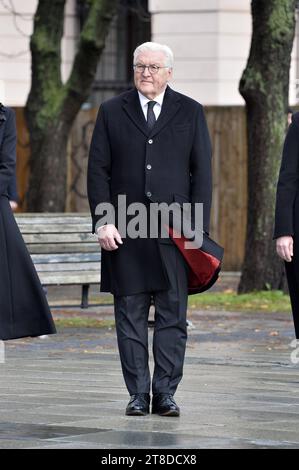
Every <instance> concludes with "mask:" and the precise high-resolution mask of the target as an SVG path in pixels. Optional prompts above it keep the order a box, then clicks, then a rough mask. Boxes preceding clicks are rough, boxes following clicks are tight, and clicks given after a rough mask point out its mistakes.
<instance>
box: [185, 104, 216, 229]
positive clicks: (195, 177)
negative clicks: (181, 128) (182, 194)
mask: <svg viewBox="0 0 299 470" xmlns="http://www.w3.org/2000/svg"><path fill="white" fill-rule="evenodd" d="M190 176H191V203H192V204H194V203H196V202H201V203H203V230H204V231H205V232H206V233H207V234H209V230H210V213H211V203H212V150H211V141H210V136H209V131H208V126H207V122H206V118H205V115H204V112H203V107H202V106H201V105H199V108H198V111H197V115H196V122H195V132H194V140H193V145H192V150H191V156H190ZM192 210H193V211H194V207H192Z"/></svg>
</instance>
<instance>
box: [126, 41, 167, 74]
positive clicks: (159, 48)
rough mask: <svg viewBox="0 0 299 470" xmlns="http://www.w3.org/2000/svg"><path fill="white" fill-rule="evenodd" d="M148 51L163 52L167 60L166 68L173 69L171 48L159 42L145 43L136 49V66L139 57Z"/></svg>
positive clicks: (134, 55) (134, 56)
mask: <svg viewBox="0 0 299 470" xmlns="http://www.w3.org/2000/svg"><path fill="white" fill-rule="evenodd" d="M146 51H153V52H163V53H164V55H165V58H166V61H165V66H166V67H169V68H171V69H172V68H173V52H172V50H171V49H170V47H168V46H166V45H165V44H159V43H157V42H144V43H143V44H140V46H138V47H136V49H135V51H134V54H133V58H134V62H133V63H134V64H136V60H137V57H138V55H139V54H140V53H142V52H146Z"/></svg>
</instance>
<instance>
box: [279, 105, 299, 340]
mask: <svg viewBox="0 0 299 470" xmlns="http://www.w3.org/2000/svg"><path fill="white" fill-rule="evenodd" d="M274 239H276V251H277V253H278V255H279V256H280V257H281V258H282V259H283V260H284V261H285V269H286V274H287V281H288V286H289V293H290V299H291V306H292V313H293V319H294V325H295V334H296V338H297V339H299V113H294V114H293V115H292V120H291V124H290V126H289V128H288V132H287V135H286V138H285V142H284V147H283V153H282V161H281V167H280V173H279V179H278V183H277V193H276V208H275V226H274Z"/></svg>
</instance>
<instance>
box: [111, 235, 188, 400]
mask: <svg viewBox="0 0 299 470" xmlns="http://www.w3.org/2000/svg"><path fill="white" fill-rule="evenodd" d="M160 250H161V256H162V258H163V261H164V264H165V268H166V272H167V275H168V278H169V282H170V288H169V289H168V290H164V291H155V292H146V293H140V294H135V295H127V296H114V307H115V322H116V332H117V341H118V348H119V354H120V360H121V365H122V371H123V375H124V379H125V383H126V386H127V389H128V391H129V393H130V395H132V394H134V393H149V392H150V389H151V377H150V370H149V364H148V360H149V353H148V315H149V309H150V305H151V299H152V298H153V301H154V306H155V326H154V333H153V356H154V363H155V366H154V373H153V379H152V391H153V393H162V392H163V393H172V394H174V393H175V391H176V388H177V386H178V384H179V382H180V380H181V378H182V376H183V363H184V357H185V349H186V341H187V326H186V312H187V300H188V284H187V279H188V267H187V265H186V263H185V261H184V258H183V257H182V255H181V253H180V252H179V250H178V249H177V248H176V246H174V245H172V244H162V243H161V244H160Z"/></svg>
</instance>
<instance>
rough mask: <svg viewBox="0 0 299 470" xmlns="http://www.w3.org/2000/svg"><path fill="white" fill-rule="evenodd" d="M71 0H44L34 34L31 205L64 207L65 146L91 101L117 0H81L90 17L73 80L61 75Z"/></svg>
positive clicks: (42, 208)
mask: <svg viewBox="0 0 299 470" xmlns="http://www.w3.org/2000/svg"><path fill="white" fill-rule="evenodd" d="M65 3H66V0H39V3H38V7H37V11H36V13H35V17H34V31H33V35H32V36H31V42H30V49H31V55H32V82H31V90H30V93H29V96H28V100H27V104H26V108H25V115H26V121H27V125H28V129H29V134H30V145H31V158H30V179H29V187H28V192H27V198H26V202H27V210H28V211H33V212H39V211H40V212H42V211H46V212H63V211H64V209H65V201H66V173H67V157H66V146H67V139H68V135H69V133H70V130H71V127H72V124H73V122H74V120H75V118H76V115H77V113H78V111H79V110H80V107H81V105H82V104H83V103H84V101H86V99H87V98H88V96H89V94H90V92H91V86H92V83H93V80H94V76H95V73H96V69H97V65H98V62H99V59H100V56H101V53H102V51H103V49H104V46H105V38H106V35H107V33H108V31H109V26H110V23H111V20H112V18H113V16H114V14H115V12H116V8H117V5H118V0H82V2H81V3H84V4H85V7H86V19H85V22H84V26H83V29H82V31H81V34H80V38H79V43H78V49H77V53H76V56H75V60H74V64H73V68H72V71H71V74H70V78H69V79H68V81H67V82H66V83H65V84H63V83H62V79H61V50H60V49H61V40H62V36H63V24H64V9H65Z"/></svg>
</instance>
